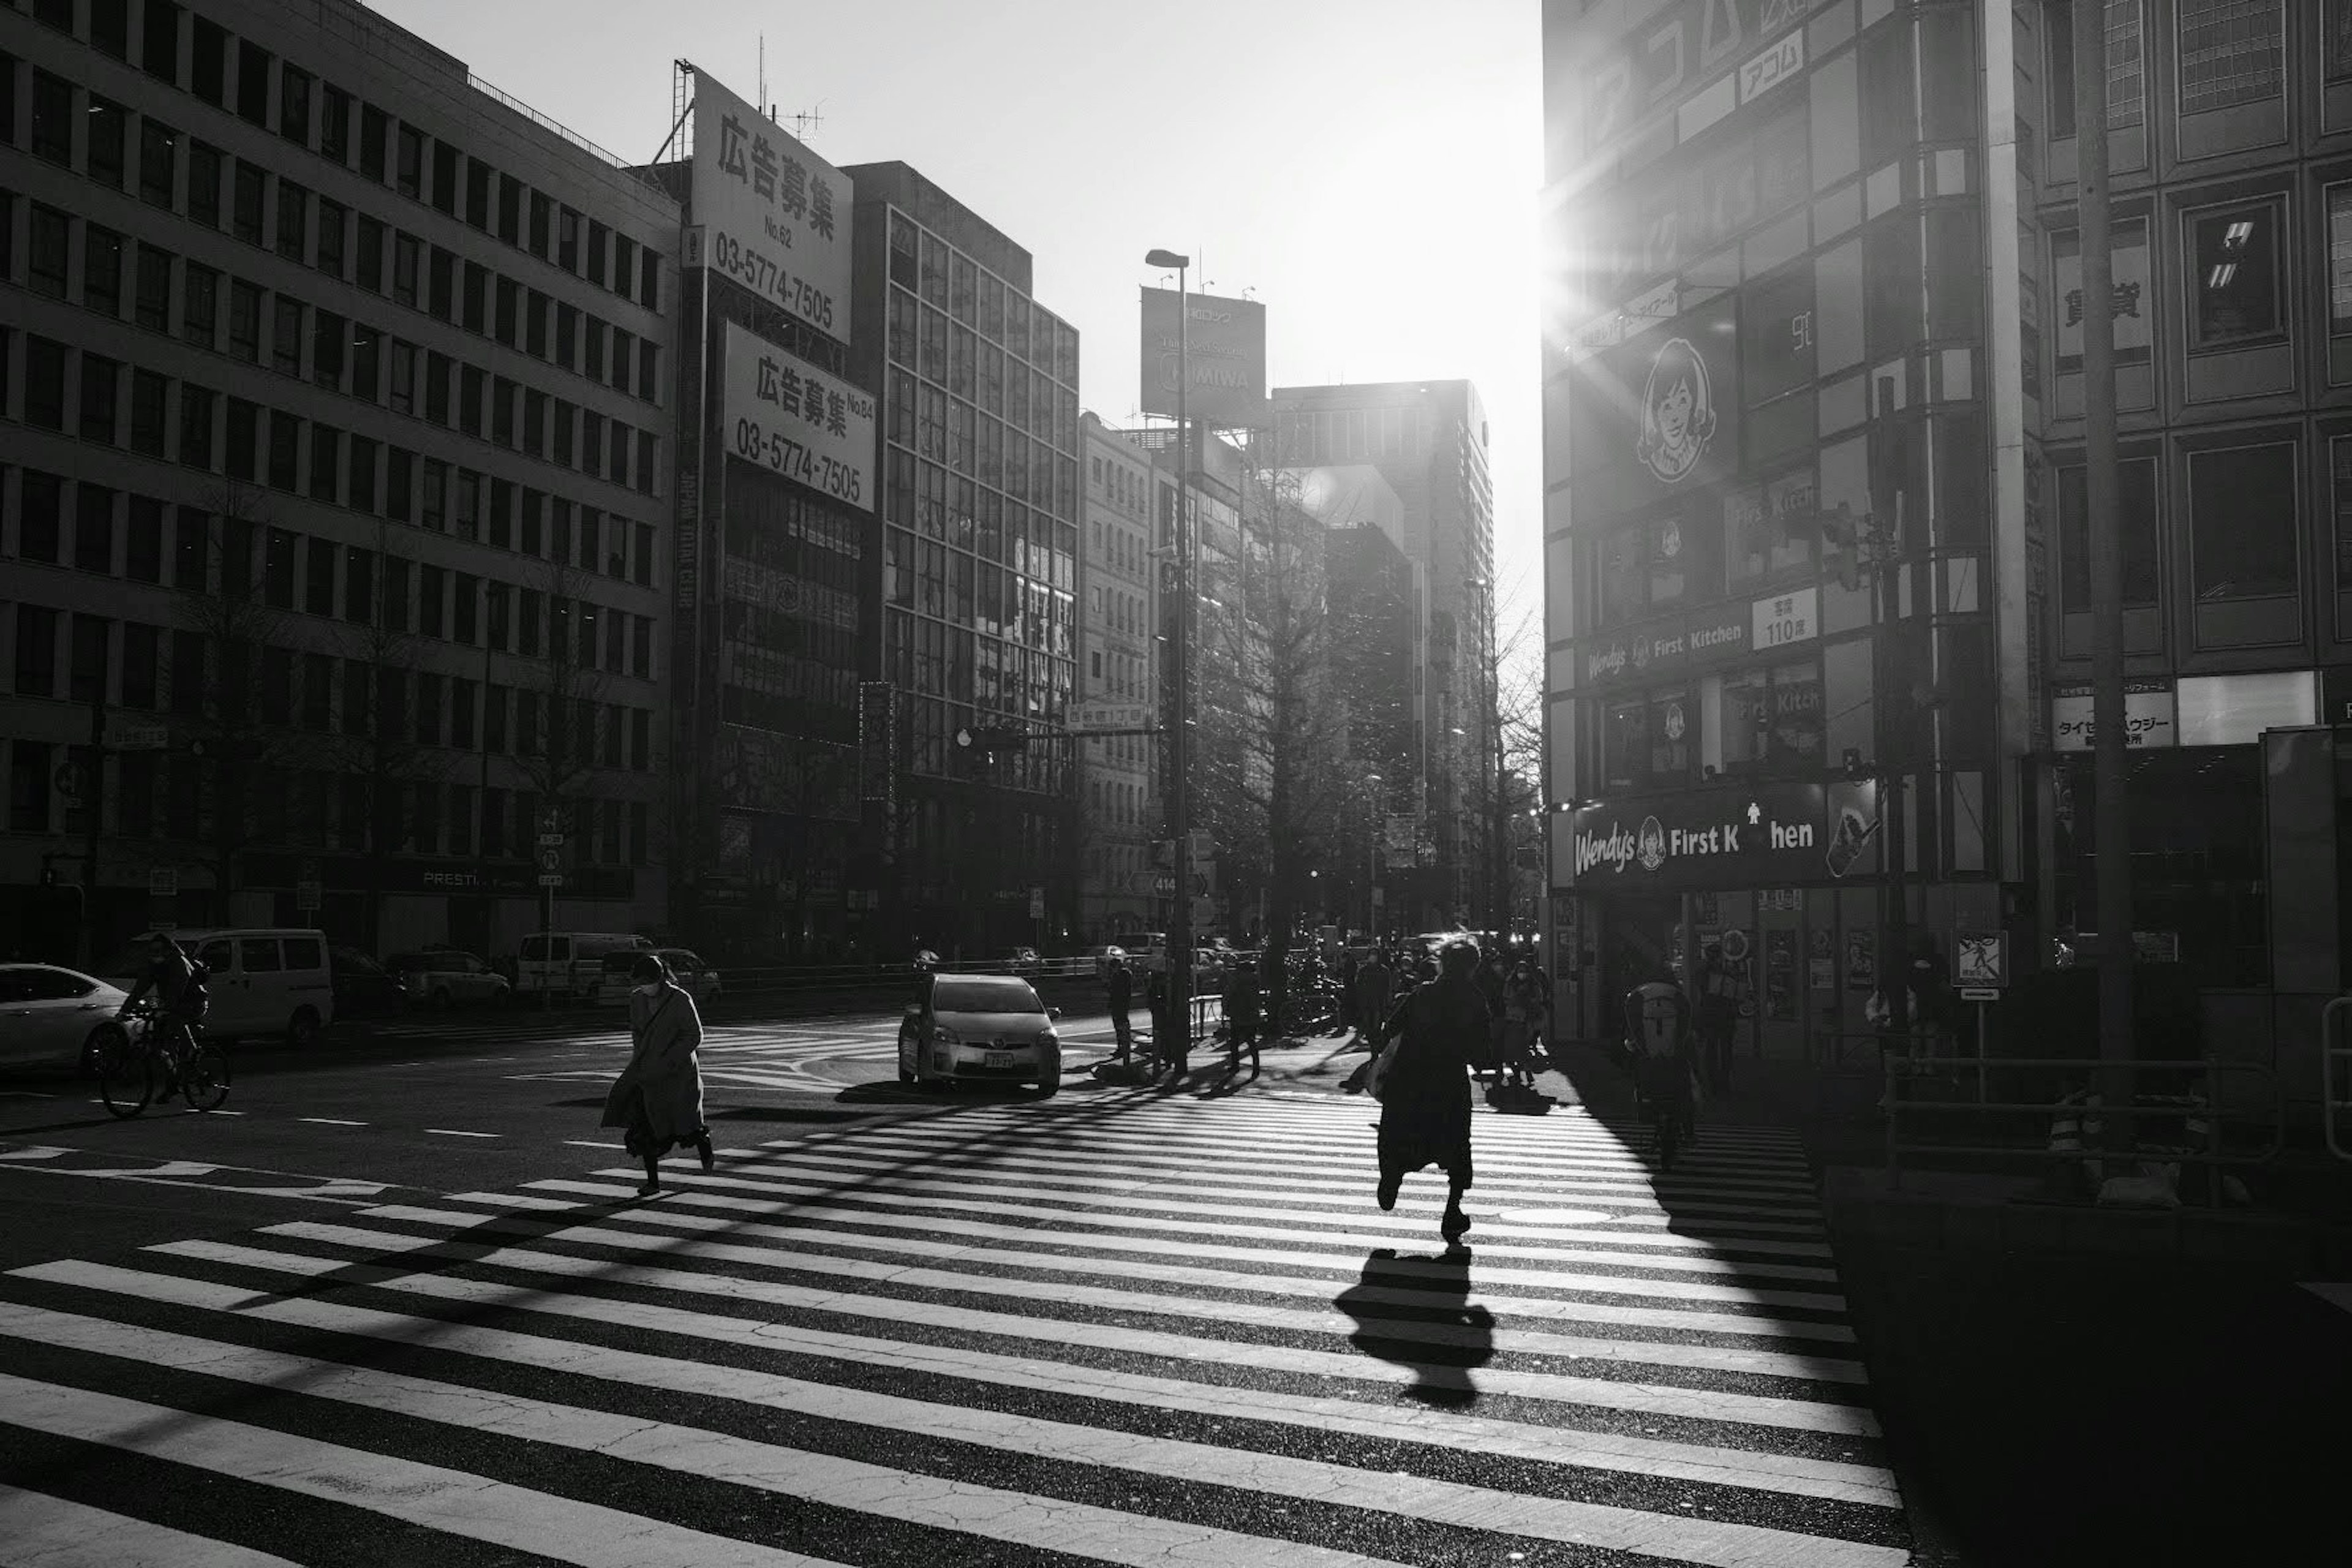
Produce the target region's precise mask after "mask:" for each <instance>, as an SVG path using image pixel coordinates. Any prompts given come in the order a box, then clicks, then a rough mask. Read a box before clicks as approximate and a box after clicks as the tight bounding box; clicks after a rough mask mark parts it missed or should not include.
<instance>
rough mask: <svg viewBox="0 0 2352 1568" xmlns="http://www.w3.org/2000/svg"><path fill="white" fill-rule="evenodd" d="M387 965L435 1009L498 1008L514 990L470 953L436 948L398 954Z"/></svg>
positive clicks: (421, 999)
mask: <svg viewBox="0 0 2352 1568" xmlns="http://www.w3.org/2000/svg"><path fill="white" fill-rule="evenodd" d="M383 966H384V967H385V968H386V969H389V970H390V971H392V972H393V973H394V974H396V975H398V976H399V977H400V979H401V981H402V983H403V984H405V985H406V986H407V987H408V994H410V995H412V996H414V997H415V998H417V999H418V1000H419V1001H422V1002H425V1003H427V1004H429V1005H432V1006H435V1007H467V1006H473V1005H477V1004H479V1003H488V1004H490V1005H493V1006H495V1005H498V1004H499V1003H502V1002H504V1001H506V1000H507V997H508V996H509V994H510V993H511V992H512V991H513V989H514V987H513V986H511V985H509V984H508V983H507V977H506V976H505V975H503V974H500V973H499V972H498V971H497V970H495V969H492V968H491V967H490V966H489V965H488V964H487V963H483V962H482V961H481V960H480V959H478V958H477V957H475V956H474V955H473V954H472V953H470V952H457V950H456V949H454V948H432V949H428V950H427V951H425V952H395V953H394V954H393V955H392V956H391V957H389V958H387V959H385V960H384V961H383Z"/></svg>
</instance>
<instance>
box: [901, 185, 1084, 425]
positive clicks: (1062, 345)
mask: <svg viewBox="0 0 2352 1568" xmlns="http://www.w3.org/2000/svg"><path fill="white" fill-rule="evenodd" d="M890 281H891V282H893V283H895V284H897V285H898V287H899V288H901V289H908V290H909V291H910V293H919V295H920V296H921V299H922V300H923V303H925V304H926V305H929V306H932V307H934V308H936V309H938V310H942V311H944V312H946V313H947V314H949V315H951V316H952V317H953V318H954V319H955V320H956V321H958V322H961V324H962V325H964V326H967V327H971V328H972V329H973V330H974V331H977V332H978V333H979V335H980V336H981V337H982V338H983V339H985V340H987V341H988V342H991V343H995V344H1000V345H1002V346H1003V347H1004V348H1005V349H1007V350H1009V351H1011V352H1012V353H1013V354H1015V355H1017V356H1018V357H1019V358H1021V359H1024V360H1027V361H1029V362H1030V363H1032V364H1034V365H1035V366H1037V367H1038V369H1040V370H1042V371H1044V372H1045V373H1046V374H1050V375H1051V376H1053V378H1054V379H1055V380H1056V381H1059V382H1061V383H1063V384H1065V385H1067V386H1076V384H1077V382H1078V333H1077V329H1076V328H1075V327H1073V326H1071V325H1070V324H1069V323H1068V322H1066V321H1059V320H1057V319H1055V317H1054V316H1053V315H1051V314H1050V313H1048V312H1047V310H1045V307H1044V306H1043V305H1039V304H1037V303H1035V302H1034V300H1030V299H1029V297H1028V296H1027V295H1025V294H1024V293H1022V292H1021V290H1020V289H1016V288H1014V287H1013V285H1011V284H1009V283H1006V282H1004V281H1003V279H999V278H998V277H997V276H996V275H995V274H994V273H992V272H990V271H989V270H988V269H987V268H982V267H981V266H979V265H978V264H977V263H975V262H974V261H973V260H972V259H971V258H970V257H968V256H966V255H964V254H963V253H962V252H961V251H959V250H957V249H956V248H955V247H953V246H951V245H949V244H947V243H946V242H945V241H943V240H941V239H940V238H939V237H936V236H934V235H931V234H928V233H926V232H924V231H923V229H922V228H921V226H919V225H918V224H916V223H915V222H914V221H913V220H912V219H910V218H908V216H906V215H905V214H903V213H900V212H898V211H895V210H894V211H893V212H892V213H891V214H890ZM894 298H895V296H894ZM896 313H897V312H896V310H895V308H894V310H893V315H894V318H895V316H896ZM893 330H894V331H895V330H896V322H895V321H894V328H893ZM892 357H893V358H896V359H898V360H900V361H901V362H903V363H908V364H912V363H914V355H912V354H911V353H893V355H892ZM924 374H928V375H930V376H931V379H933V380H934V381H945V380H946V379H947V377H946V376H944V375H940V374H933V373H932V372H930V371H926V372H925V373H924ZM964 395H965V396H967V397H969V396H970V395H971V393H969V392H966V393H965V394H964ZM1062 445H1063V446H1064V447H1068V446H1069V445H1070V443H1069V442H1067V441H1065V442H1063V443H1062Z"/></svg>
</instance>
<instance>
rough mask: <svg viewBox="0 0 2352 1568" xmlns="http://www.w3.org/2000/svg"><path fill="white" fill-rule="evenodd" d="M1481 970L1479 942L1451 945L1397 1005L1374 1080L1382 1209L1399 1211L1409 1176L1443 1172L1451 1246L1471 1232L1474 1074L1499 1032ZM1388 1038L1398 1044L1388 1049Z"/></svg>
mask: <svg viewBox="0 0 2352 1568" xmlns="http://www.w3.org/2000/svg"><path fill="white" fill-rule="evenodd" d="M1477 967H1478V949H1477V946H1476V944H1475V943H1473V942H1455V943H1454V944H1453V945H1451V946H1449V947H1447V948H1446V949H1445V951H1444V956H1443V958H1442V959H1441V961H1440V969H1439V974H1438V978H1437V979H1436V980H1435V981H1433V982H1432V983H1431V984H1426V985H1423V986H1421V987H1419V988H1418V989H1416V990H1414V991H1413V992H1412V994H1409V995H1407V996H1406V997H1405V999H1404V1000H1403V1001H1402V1002H1400V1003H1399V1004H1397V1006H1396V1009H1395V1010H1394V1011H1393V1012H1391V1014H1390V1015H1389V1016H1388V1018H1387V1020H1386V1022H1384V1023H1383V1024H1382V1025H1381V1027H1380V1031H1379V1035H1378V1037H1377V1038H1376V1039H1375V1040H1374V1041H1373V1046H1374V1048H1375V1052H1376V1056H1375V1058H1374V1064H1373V1069H1372V1072H1371V1074H1370V1083H1371V1084H1372V1085H1373V1088H1372V1093H1373V1094H1374V1095H1375V1096H1377V1097H1378V1099H1379V1100H1380V1102H1381V1122H1380V1161H1381V1178H1380V1188H1379V1191H1378V1193H1377V1194H1376V1196H1377V1199H1378V1201H1379V1203H1380V1205H1381V1209H1382V1210H1384V1211H1385V1210H1389V1209H1392V1208H1394V1207H1395V1206H1396V1200H1397V1192H1398V1190H1399V1188H1401V1187H1402V1185H1403V1184H1404V1178H1405V1177H1406V1176H1407V1175H1408V1174H1410V1173H1412V1172H1414V1171H1418V1170H1420V1169H1422V1168H1423V1166H1425V1165H1437V1166H1440V1167H1442V1168H1443V1169H1444V1172H1445V1174H1446V1181H1447V1188H1446V1197H1445V1213H1444V1217H1443V1219H1441V1220H1440V1222H1439V1225H1438V1232H1439V1234H1440V1235H1441V1236H1443V1237H1444V1238H1445V1240H1446V1241H1447V1242H1448V1243H1449V1244H1453V1243H1458V1242H1459V1241H1460V1240H1461V1239H1462V1237H1464V1235H1465V1234H1466V1233H1467V1232H1468V1231H1469V1229H1470V1218H1469V1216H1468V1215H1465V1214H1464V1213H1463V1212H1462V1194H1464V1193H1466V1192H1468V1191H1469V1190H1470V1180H1471V1164H1470V1078H1469V1074H1470V1071H1471V1068H1473V1066H1474V1065H1475V1064H1476V1063H1478V1062H1480V1061H1482V1060H1484V1059H1485V1058H1486V1056H1487V1052H1488V1050H1489V1041H1490V1036H1491V1031H1492V1030H1493V1027H1494V1018H1493V1015H1492V1013H1491V1012H1490V1011H1489V1010H1488V1008H1487V1006H1486V998H1485V997H1484V996H1482V995H1480V994H1479V992H1478V986H1477V984H1476V982H1475V980H1474V979H1473V978H1472V977H1473V975H1474V974H1475V972H1476V970H1477ZM1391 1039H1393V1040H1394V1041H1395V1044H1394V1045H1393V1046H1389V1045H1386V1042H1388V1041H1389V1040H1391ZM1383 1062H1385V1063H1386V1066H1385V1067H1384V1068H1383V1067H1382V1066H1381V1063H1383Z"/></svg>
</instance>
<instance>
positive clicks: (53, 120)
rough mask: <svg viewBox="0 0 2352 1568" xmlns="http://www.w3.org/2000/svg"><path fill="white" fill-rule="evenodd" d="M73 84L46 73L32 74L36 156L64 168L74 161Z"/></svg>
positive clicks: (42, 71) (34, 151) (36, 72)
mask: <svg viewBox="0 0 2352 1568" xmlns="http://www.w3.org/2000/svg"><path fill="white" fill-rule="evenodd" d="M73 107H74V89H73V84H72V83H71V82H68V81H65V80H63V79H60V78H58V77H53V76H51V75H50V74H49V73H48V72H47V71H45V70H36V71H35V72H34V73H33V156H35V157H37V158H46V159H47V160H48V161H49V162H50V163H56V164H58V165H60V166H65V165H68V164H70V163H72V162H73V121H74V112H73Z"/></svg>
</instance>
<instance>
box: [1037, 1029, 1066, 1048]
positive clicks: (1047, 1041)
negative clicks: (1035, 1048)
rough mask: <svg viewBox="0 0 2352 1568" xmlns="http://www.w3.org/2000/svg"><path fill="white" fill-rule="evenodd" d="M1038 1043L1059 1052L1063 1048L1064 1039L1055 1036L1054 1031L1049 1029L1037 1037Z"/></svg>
mask: <svg viewBox="0 0 2352 1568" xmlns="http://www.w3.org/2000/svg"><path fill="white" fill-rule="evenodd" d="M1037 1043H1038V1044H1039V1045H1041V1046H1045V1047H1050V1048H1052V1049H1054V1050H1059V1049H1061V1047H1062V1037H1061V1036H1059V1035H1057V1034H1055V1032H1054V1031H1053V1030H1051V1029H1048V1030H1046V1031H1045V1033H1044V1034H1042V1035H1040V1036H1038V1037H1037Z"/></svg>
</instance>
